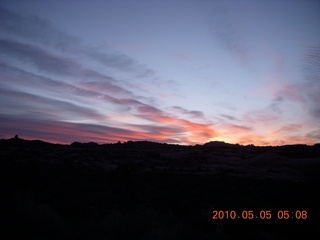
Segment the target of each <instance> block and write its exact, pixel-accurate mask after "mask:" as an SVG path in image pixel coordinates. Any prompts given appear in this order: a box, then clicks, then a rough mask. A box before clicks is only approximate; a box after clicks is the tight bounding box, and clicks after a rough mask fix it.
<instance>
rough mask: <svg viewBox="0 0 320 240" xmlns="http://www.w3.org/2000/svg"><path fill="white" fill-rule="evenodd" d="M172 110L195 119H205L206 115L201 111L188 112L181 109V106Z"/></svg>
mask: <svg viewBox="0 0 320 240" xmlns="http://www.w3.org/2000/svg"><path fill="white" fill-rule="evenodd" d="M171 109H172V110H173V111H175V112H178V113H182V114H185V115H188V116H189V117H193V118H203V117H204V114H203V112H201V111H195V110H187V109H185V108H182V107H179V106H173V107H171Z"/></svg>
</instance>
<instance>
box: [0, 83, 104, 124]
mask: <svg viewBox="0 0 320 240" xmlns="http://www.w3.org/2000/svg"><path fill="white" fill-rule="evenodd" d="M0 93H1V96H0V99H1V103H0V106H1V105H2V107H1V108H2V110H3V111H4V110H6V112H7V113H10V112H13V113H15V112H18V113H19V114H21V113H24V114H26V113H31V112H32V113H33V114H34V113H36V115H34V116H33V117H36V118H38V119H43V118H44V116H50V118H51V119H53V118H54V119H55V120H63V119H64V120H71V119H79V118H80V119H88V118H89V119H92V120H104V119H105V118H106V116H104V115H101V114H99V113H97V112H96V111H94V110H93V109H91V108H88V107H83V106H79V105H76V104H73V103H70V102H66V101H62V100H57V99H52V98H48V97H43V96H37V95H34V94H30V93H25V92H20V91H15V90H10V89H5V88H1V89H0ZM13 107H14V108H13ZM12 108H13V109H12ZM53 116H54V117H53Z"/></svg>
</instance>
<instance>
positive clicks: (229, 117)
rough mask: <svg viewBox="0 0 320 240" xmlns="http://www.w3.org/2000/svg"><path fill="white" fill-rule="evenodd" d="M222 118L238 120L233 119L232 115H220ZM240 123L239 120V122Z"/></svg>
mask: <svg viewBox="0 0 320 240" xmlns="http://www.w3.org/2000/svg"><path fill="white" fill-rule="evenodd" d="M220 116H221V117H224V118H226V119H228V120H232V121H233V120H238V119H237V118H235V117H233V116H230V115H227V114H220ZM238 121H239V120H238Z"/></svg>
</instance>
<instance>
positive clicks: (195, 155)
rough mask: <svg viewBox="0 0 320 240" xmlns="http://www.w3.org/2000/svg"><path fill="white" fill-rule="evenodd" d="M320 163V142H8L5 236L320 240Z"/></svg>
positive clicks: (1, 175) (1, 145)
mask: <svg viewBox="0 0 320 240" xmlns="http://www.w3.org/2000/svg"><path fill="white" fill-rule="evenodd" d="M271 158H272V159H271ZM319 166H320V148H319V146H318V145H317V146H305V145H295V146H284V147H254V146H246V147H244V146H239V145H231V144H224V143H211V144H205V145H203V146H193V147H191V146H189V147H187V146H178V145H167V144H158V143H151V142H127V143H122V144H105V145H97V144H94V143H88V144H80V143H73V144H71V145H55V144H49V143H45V142H41V141H26V140H22V139H9V140H0V182H1V184H0V187H1V192H2V197H1V198H0V199H1V200H0V221H1V222H0V226H1V229H2V230H1V233H0V239H26V238H27V237H29V239H112V240H113V239H119V240H120V239H121V240H122V239H139V240H144V239H155V240H157V239H166V240H170V239H184V240H188V239H190V240H191V239H195V240H198V239H226V240H227V239H237V240H238V239H239V240H240V239H245V240H250V239H255V240H259V239H261V240H264V239H265V240H266V239H279V240H280V239H281V240H283V239H293V238H295V239H297V238H300V239H320V231H319V229H320V195H319V190H320V187H319V186H320V177H319V170H320V167H319ZM214 210H223V211H227V210H228V211H231V210H234V211H236V212H237V218H236V219H230V218H229V219H226V216H225V219H221V220H213V219H212V217H213V213H212V211H214ZM245 210H246V211H249V210H252V211H253V213H254V214H255V215H254V219H241V218H240V219H238V216H241V213H242V212H243V211H245ZM267 210H269V211H271V214H272V218H271V219H260V218H259V217H258V216H259V213H260V211H267ZM279 210H281V211H284V210H289V213H290V218H289V219H278V217H277V213H278V211H279ZM297 210H299V211H303V210H304V211H307V216H306V219H295V218H294V216H295V214H294V213H295V212H296V211H297ZM292 212H293V213H292ZM298 213H299V212H298ZM298 216H299V215H298ZM256 217H258V218H256ZM292 217H293V218H292ZM4 236H6V237H4Z"/></svg>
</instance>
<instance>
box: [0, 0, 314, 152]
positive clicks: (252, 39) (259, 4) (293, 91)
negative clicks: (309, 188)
mask: <svg viewBox="0 0 320 240" xmlns="http://www.w3.org/2000/svg"><path fill="white" fill-rule="evenodd" d="M319 29H320V1H318V0H270V1H264V0H225V1H222V0H220V1H218V0H162V1H158V0H117V1H116V0H105V1H102V0H90V1H89V0H68V1H66V0H57V1H49V0H48V1H46V0H27V1H26V0H1V2H0V92H1V93H0V138H11V137H13V136H14V135H15V134H18V135H19V137H21V138H25V139H41V140H44V141H49V142H53V143H65V144H69V143H72V142H75V141H78V142H97V143H114V142H118V141H121V142H124V141H129V140H132V141H144V140H147V141H155V142H161V143H172V144H184V145H195V144H203V143H206V142H209V141H225V142H228V143H239V144H242V145H247V144H254V145H256V146H263V145H272V146H277V145H286V144H309V145H313V144H315V143H319V142H320V31H319Z"/></svg>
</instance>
